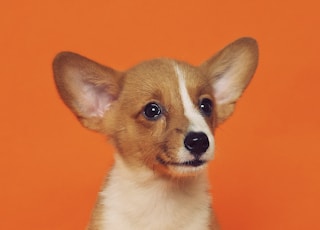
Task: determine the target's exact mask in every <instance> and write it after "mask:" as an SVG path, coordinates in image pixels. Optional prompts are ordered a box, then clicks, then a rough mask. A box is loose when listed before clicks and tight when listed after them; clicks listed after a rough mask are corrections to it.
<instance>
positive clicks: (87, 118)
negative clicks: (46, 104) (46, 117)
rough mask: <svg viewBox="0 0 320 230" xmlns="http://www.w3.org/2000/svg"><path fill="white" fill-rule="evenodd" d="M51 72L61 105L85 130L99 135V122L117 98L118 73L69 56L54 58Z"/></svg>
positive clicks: (74, 55) (79, 57)
mask: <svg viewBox="0 0 320 230" xmlns="http://www.w3.org/2000/svg"><path fill="white" fill-rule="evenodd" d="M53 72H54V79H55V82H56V85H57V88H58V91H59V94H60V96H61V98H62V99H63V101H64V102H65V104H66V105H67V106H68V107H69V108H70V109H71V110H72V111H73V112H74V113H75V115H76V116H77V117H78V119H79V120H80V122H81V123H82V124H83V125H84V126H85V127H87V128H89V129H92V130H95V131H101V128H102V126H101V122H102V118H103V116H104V114H105V112H107V111H108V110H109V108H110V106H111V104H112V103H113V102H114V101H115V100H116V99H117V97H118V95H119V92H120V85H121V76H122V75H121V73H120V72H117V71H115V70H113V69H111V68H108V67H105V66H102V65H100V64H98V63H96V62H94V61H91V60H89V59H87V58H85V57H82V56H80V55H78V54H75V53H71V52H62V53H60V54H58V55H57V56H56V57H55V59H54V61H53Z"/></svg>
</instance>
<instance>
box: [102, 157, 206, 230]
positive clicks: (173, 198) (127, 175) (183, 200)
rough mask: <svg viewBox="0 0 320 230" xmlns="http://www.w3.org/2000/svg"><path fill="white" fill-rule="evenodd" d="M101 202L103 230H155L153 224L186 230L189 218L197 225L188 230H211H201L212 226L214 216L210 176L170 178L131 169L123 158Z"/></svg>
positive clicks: (113, 172) (188, 227) (111, 177)
mask: <svg viewBox="0 0 320 230" xmlns="http://www.w3.org/2000/svg"><path fill="white" fill-rule="evenodd" d="M204 171H205V170H204ZM101 198H102V202H103V205H104V207H105V209H104V214H103V216H104V219H105V225H104V226H105V227H104V228H103V229H131V227H132V226H137V227H138V228H137V229H155V226H154V225H152V223H159V224H158V225H159V229H168V230H169V229H180V228H177V226H176V225H175V224H174V222H176V221H178V222H179V225H182V226H184V224H185V223H184V221H186V218H187V220H188V219H193V220H197V221H195V222H194V223H192V224H191V225H190V223H189V224H188V225H186V228H184V229H207V228H206V227H204V228H202V227H200V226H208V222H209V219H210V215H211V210H210V204H211V200H210V196H209V194H208V179H207V173H206V172H203V173H202V174H199V175H198V176H197V177H188V178H182V179H177V178H168V177H165V176H161V175H158V174H156V173H155V172H153V171H152V170H151V169H146V168H142V169H141V168H140V169H138V168H133V167H128V165H126V163H125V162H124V161H123V160H122V158H121V157H120V156H116V158H115V165H114V167H113V169H112V170H111V173H110V175H109V179H108V182H107V186H106V188H105V189H104V190H103V191H102V193H101ZM195 210H197V211H195ZM195 216H197V217H198V218H195ZM119 220H122V221H119ZM123 220H126V223H124V221H123ZM179 220H180V221H181V222H180V221H179ZM132 224H133V225H132ZM156 225H157V224H156ZM115 226H117V227H116V228H114V227H115ZM192 227H193V228H192ZM199 227H200V228H199ZM156 229H158V228H156Z"/></svg>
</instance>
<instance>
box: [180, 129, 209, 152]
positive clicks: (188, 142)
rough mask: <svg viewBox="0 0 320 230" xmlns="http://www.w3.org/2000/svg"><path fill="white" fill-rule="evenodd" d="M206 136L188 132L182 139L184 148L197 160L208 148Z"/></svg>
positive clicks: (200, 133)
mask: <svg viewBox="0 0 320 230" xmlns="http://www.w3.org/2000/svg"><path fill="white" fill-rule="evenodd" d="M209 145H210V144H209V139H208V136H207V135H206V134H205V133H203V132H189V133H188V134H187V136H186V137H185V139H184V146H185V148H186V149H187V150H188V151H189V152H190V153H191V154H192V155H193V156H194V157H196V158H199V157H200V156H201V155H202V154H204V153H205V152H206V151H207V149H208V148H209Z"/></svg>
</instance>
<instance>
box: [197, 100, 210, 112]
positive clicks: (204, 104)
mask: <svg viewBox="0 0 320 230" xmlns="http://www.w3.org/2000/svg"><path fill="white" fill-rule="evenodd" d="M199 108H200V110H201V112H202V113H203V114H204V115H206V116H210V115H211V113H212V101H211V100H210V99H208V98H203V99H202V100H201V101H200V103H199Z"/></svg>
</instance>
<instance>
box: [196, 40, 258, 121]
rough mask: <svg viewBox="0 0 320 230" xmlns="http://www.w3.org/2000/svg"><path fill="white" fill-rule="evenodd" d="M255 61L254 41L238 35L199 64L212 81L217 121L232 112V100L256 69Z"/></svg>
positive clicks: (256, 55)
mask: <svg viewBox="0 0 320 230" xmlns="http://www.w3.org/2000/svg"><path fill="white" fill-rule="evenodd" d="M257 63H258V45H257V42H256V41H255V40H254V39H252V38H240V39H238V40H236V41H235V42H233V43H231V44H229V45H228V46H226V47H225V48H224V49H222V50H221V51H220V52H218V53H217V54H216V55H214V56H213V57H212V58H210V59H209V60H207V61H206V62H204V63H203V64H202V65H201V66H200V68H201V69H202V70H203V72H204V73H205V74H206V75H207V76H208V77H209V80H210V82H211V84H212V87H213V92H214V96H215V100H216V106H217V115H218V122H219V123H222V122H223V121H224V120H225V119H227V118H228V117H229V116H230V115H231V114H232V112H233V110H234V106H235V103H236V101H237V100H238V99H239V97H240V96H241V94H242V92H243V91H244V90H245V88H246V87H247V85H248V84H249V82H250V80H251V78H252V76H253V74H254V72H255V70H256V67H257Z"/></svg>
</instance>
